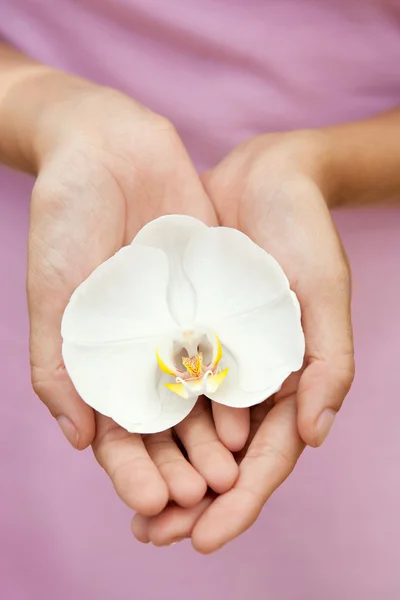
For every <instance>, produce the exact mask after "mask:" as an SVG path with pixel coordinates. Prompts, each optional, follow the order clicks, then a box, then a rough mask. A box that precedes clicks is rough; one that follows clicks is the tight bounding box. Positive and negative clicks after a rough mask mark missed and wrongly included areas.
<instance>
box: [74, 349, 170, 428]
mask: <svg viewBox="0 0 400 600" xmlns="http://www.w3.org/2000/svg"><path fill="white" fill-rule="evenodd" d="M62 353H63V359H64V362H65V365H66V366H67V370H68V374H69V376H70V377H71V380H72V381H73V383H74V386H75V388H76V390H77V392H78V393H79V394H80V396H81V397H82V398H83V399H84V400H85V402H86V403H87V404H89V405H90V406H92V408H94V409H95V410H97V411H98V412H100V413H101V414H103V415H106V416H107V417H111V418H112V419H114V421H115V422H116V423H119V424H120V425H122V426H123V427H126V424H127V423H129V422H140V423H146V422H148V421H154V420H155V419H156V418H158V417H159V416H160V414H161V400H160V397H159V392H158V386H157V383H158V380H159V377H160V376H159V370H158V366H157V362H156V359H155V340H154V339H153V338H148V339H147V340H140V341H130V342H121V343H109V344H103V345H99V344H98V345H77V344H73V343H70V342H64V344H63V348H62Z"/></svg>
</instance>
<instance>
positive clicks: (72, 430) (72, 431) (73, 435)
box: [57, 415, 78, 448]
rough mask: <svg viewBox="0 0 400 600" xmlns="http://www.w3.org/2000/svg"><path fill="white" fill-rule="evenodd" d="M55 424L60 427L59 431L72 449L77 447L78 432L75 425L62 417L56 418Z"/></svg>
mask: <svg viewBox="0 0 400 600" xmlns="http://www.w3.org/2000/svg"><path fill="white" fill-rule="evenodd" d="M57 423H58V424H59V426H60V429H61V431H62V432H63V434H64V435H65V437H66V438H67V440H68V441H69V443H70V444H71V446H73V447H74V448H77V447H78V432H77V429H76V427H75V425H74V424H73V423H72V421H70V420H69V419H68V418H67V417H64V415H61V416H60V417H57Z"/></svg>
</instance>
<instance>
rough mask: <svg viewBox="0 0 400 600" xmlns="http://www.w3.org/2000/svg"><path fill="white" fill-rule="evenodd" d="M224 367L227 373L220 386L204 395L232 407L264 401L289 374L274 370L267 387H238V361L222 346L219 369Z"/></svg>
mask: <svg viewBox="0 0 400 600" xmlns="http://www.w3.org/2000/svg"><path fill="white" fill-rule="evenodd" d="M226 367H228V368H229V371H228V375H227V376H226V377H225V379H224V381H223V382H222V384H221V385H220V387H219V388H218V389H217V390H216V392H214V393H213V394H210V393H209V392H207V394H206V395H207V397H208V398H210V400H213V401H214V402H218V403H219V404H225V406H232V407H234V408H247V407H249V406H254V405H256V404H259V403H260V402H264V400H266V399H267V398H269V397H270V396H272V395H273V394H276V392H278V391H279V390H280V388H281V387H282V383H283V382H284V381H285V379H286V378H287V377H288V376H289V375H290V371H287V370H282V371H279V370H275V371H274V372H273V373H272V374H271V376H270V379H269V387H265V388H264V389H262V390H256V391H252V392H249V391H246V390H244V389H243V388H241V387H240V383H239V369H238V363H237V361H236V360H235V358H234V357H233V355H232V354H231V353H230V352H229V351H228V350H227V349H226V348H224V354H223V359H222V361H221V369H225V368H226Z"/></svg>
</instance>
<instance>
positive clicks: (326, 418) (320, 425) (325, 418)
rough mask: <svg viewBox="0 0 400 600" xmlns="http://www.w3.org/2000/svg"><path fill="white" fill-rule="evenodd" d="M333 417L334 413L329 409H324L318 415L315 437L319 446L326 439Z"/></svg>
mask: <svg viewBox="0 0 400 600" xmlns="http://www.w3.org/2000/svg"><path fill="white" fill-rule="evenodd" d="M335 417H336V413H335V411H334V410H331V409H330V408H327V409H325V410H324V412H323V413H322V414H321V415H320V417H319V419H318V422H317V435H318V443H319V444H322V443H323V442H324V441H325V440H326V438H327V437H328V433H329V432H330V430H331V427H332V425H333V422H334V420H335Z"/></svg>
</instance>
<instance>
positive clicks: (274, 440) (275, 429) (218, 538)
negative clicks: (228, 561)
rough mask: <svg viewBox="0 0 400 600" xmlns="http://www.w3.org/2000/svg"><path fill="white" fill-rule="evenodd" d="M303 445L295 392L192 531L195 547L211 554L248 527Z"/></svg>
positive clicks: (274, 413)
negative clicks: (233, 480) (233, 483)
mask: <svg viewBox="0 0 400 600" xmlns="http://www.w3.org/2000/svg"><path fill="white" fill-rule="evenodd" d="M303 448H304V443H303V441H302V440H301V438H300V436H299V433H298V430H297V408H296V399H295V396H294V395H293V396H290V397H289V398H287V399H284V400H281V401H280V402H279V403H278V404H276V406H274V408H273V409H272V410H271V411H270V412H269V413H268V415H267V416H266V418H265V420H264V422H263V423H262V424H261V426H260V428H259V430H258V432H257V433H256V435H255V436H254V439H253V441H252V443H251V444H250V447H249V449H248V452H247V454H246V456H245V458H244V459H243V461H242V463H241V465H240V473H239V477H238V479H237V481H236V483H235V485H234V486H233V488H232V489H231V490H229V491H228V492H227V493H226V494H223V495H221V496H219V497H218V498H217V499H216V500H215V501H214V502H213V504H211V506H210V507H209V509H208V510H206V511H205V512H204V514H203V515H202V516H201V517H200V519H199V520H198V522H197V523H196V525H195V527H194V529H193V531H192V543H193V546H194V548H195V549H196V550H198V551H199V552H202V553H204V554H208V553H210V552H213V551H214V550H217V549H218V548H220V547H221V546H223V545H224V544H226V543H227V542H229V541H230V540H232V539H233V538H235V537H236V536H238V535H240V534H241V533H243V532H244V531H245V530H246V529H248V528H249V527H250V526H251V525H252V524H253V523H254V521H255V520H256V519H257V517H258V515H259V514H260V512H261V509H262V508H263V506H264V504H265V502H266V501H267V500H268V498H269V497H270V496H271V494H272V493H273V492H274V491H275V489H276V488H277V487H278V486H280V485H281V484H282V483H283V481H285V479H286V478H287V477H288V475H289V474H290V473H291V472H292V470H293V468H294V466H295V464H296V462H297V460H298V458H299V456H300V454H301V452H302V450H303Z"/></svg>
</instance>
